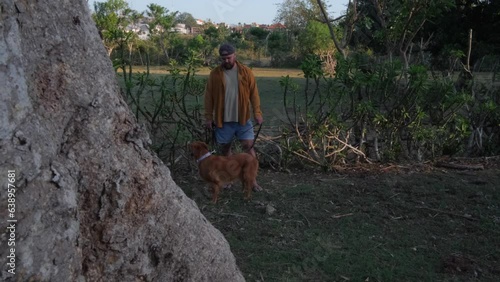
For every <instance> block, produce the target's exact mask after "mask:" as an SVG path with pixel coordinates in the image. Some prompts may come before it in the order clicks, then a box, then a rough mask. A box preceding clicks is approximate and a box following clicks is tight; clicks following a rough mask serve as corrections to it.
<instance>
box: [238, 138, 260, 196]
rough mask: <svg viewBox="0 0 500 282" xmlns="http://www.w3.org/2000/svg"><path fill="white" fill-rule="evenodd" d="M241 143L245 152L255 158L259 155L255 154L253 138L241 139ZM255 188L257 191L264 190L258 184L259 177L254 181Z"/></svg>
mask: <svg viewBox="0 0 500 282" xmlns="http://www.w3.org/2000/svg"><path fill="white" fill-rule="evenodd" d="M240 143H241V147H242V149H243V152H246V153H249V154H250V155H252V156H253V157H254V158H257V155H256V154H255V150H254V148H253V139H251V140H240ZM253 189H254V190H255V191H262V187H260V185H259V184H257V179H256V180H255V182H254V183H253Z"/></svg>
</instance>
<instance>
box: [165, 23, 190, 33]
mask: <svg viewBox="0 0 500 282" xmlns="http://www.w3.org/2000/svg"><path fill="white" fill-rule="evenodd" d="M170 30H171V31H173V32H177V33H180V34H189V33H191V29H189V28H186V25H185V24H183V23H178V24H176V25H175V26H174V27H173V28H171V29H170Z"/></svg>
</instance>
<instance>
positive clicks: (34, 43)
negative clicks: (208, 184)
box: [0, 0, 244, 281]
mask: <svg viewBox="0 0 500 282" xmlns="http://www.w3.org/2000/svg"><path fill="white" fill-rule="evenodd" d="M0 5H1V7H0V13H1V14H0V126H1V129H0V166H1V167H0V181H1V182H0V185H1V190H0V228H1V230H3V231H4V232H2V235H1V244H0V246H1V247H0V257H1V258H0V263H1V265H2V274H1V276H0V278H1V279H2V280H6V281H11V280H12V281H26V280H29V281H242V280H244V279H243V277H242V275H241V273H240V271H239V269H238V267H237V266H236V263H235V259H234V256H233V255H232V253H231V251H230V249H229V245H228V243H227V241H226V240H225V239H224V237H223V236H222V234H221V233H220V232H219V231H218V230H216V229H215V228H214V227H213V226H212V225H211V224H210V223H208V222H207V220H206V219H205V217H204V216H203V215H202V214H201V213H200V211H199V209H198V208H197V206H196V205H195V204H194V202H193V201H191V200H190V199H189V198H187V197H186V196H185V195H184V193H183V192H182V191H181V189H179V187H178V186H177V185H176V184H175V183H174V182H173V181H172V178H171V176H170V172H169V170H168V168H167V167H166V166H165V165H164V164H163V163H162V162H161V161H160V160H159V159H158V158H157V157H156V156H154V154H152V153H151V152H150V151H149V150H148V149H147V144H148V142H149V139H148V135H147V133H145V132H144V131H143V130H142V129H141V128H140V127H139V126H138V125H137V123H136V121H135V120H134V118H133V116H132V115H131V113H130V111H129V109H128V107H127V105H126V104H125V103H124V101H123V99H122V98H121V95H120V89H119V87H118V86H117V83H116V79H115V74H114V71H113V68H112V66H111V63H110V60H109V59H108V58H107V55H106V51H105V49H104V47H103V45H102V43H101V42H100V38H99V35H98V32H97V30H96V28H95V25H94V23H93V22H92V20H91V18H90V13H89V10H88V7H87V5H88V4H87V1H56V0H52V1H50V0H39V1H14V0H2V1H1V2H0ZM8 170H15V185H16V186H17V191H16V193H15V211H13V210H11V212H12V215H13V216H14V218H10V219H11V220H12V221H11V222H8V219H9V215H10V213H9V212H8V210H7V203H8V199H14V197H13V195H12V194H11V195H8V193H7V188H8V187H7V185H8V183H9V178H8ZM10 176H12V175H10ZM10 180H12V179H10ZM11 202H12V200H11ZM11 207H13V206H11ZM9 226H10V227H11V228H7V227H9ZM13 226H14V227H15V232H11V231H13V228H12V227H13ZM5 231H7V232H5ZM14 235H15V237H14V238H13V239H12V236H14ZM9 239H10V241H8V240H9ZM9 242H10V243H11V244H12V242H14V243H15V246H8V243H9ZM11 248H14V250H11ZM12 251H14V252H12ZM13 254H14V255H15V275H11V274H10V273H8V272H7V271H8V270H9V269H11V267H12V266H13V265H12V264H10V265H8V264H7V263H8V262H9V261H11V260H12V259H11V258H8V256H12V255H13Z"/></svg>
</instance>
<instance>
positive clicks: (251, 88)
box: [205, 61, 262, 127]
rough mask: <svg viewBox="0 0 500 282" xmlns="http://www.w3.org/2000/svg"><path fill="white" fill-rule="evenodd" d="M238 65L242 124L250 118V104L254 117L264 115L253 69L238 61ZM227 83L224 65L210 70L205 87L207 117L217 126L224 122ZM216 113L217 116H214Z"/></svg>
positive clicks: (239, 119)
mask: <svg viewBox="0 0 500 282" xmlns="http://www.w3.org/2000/svg"><path fill="white" fill-rule="evenodd" d="M236 65H237V67H238V91H239V96H238V121H239V123H240V124H241V125H243V124H245V123H246V122H247V121H248V120H249V119H250V104H252V109H253V115H254V117H262V112H261V111H260V97H259V90H258V89H257V84H256V83H255V77H254V75H253V73H252V70H251V69H250V68H248V67H247V66H244V65H243V64H241V63H239V62H238V61H236ZM225 94H226V83H225V79H224V71H223V69H222V66H218V67H216V68H215V69H213V70H212V71H211V72H210V76H209V77H208V81H207V85H206V87H205V119H206V120H213V121H214V122H215V124H216V125H217V127H222V123H223V122H224V116H223V115H224V98H225ZM214 114H215V116H214Z"/></svg>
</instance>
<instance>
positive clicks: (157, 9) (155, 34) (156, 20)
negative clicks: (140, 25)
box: [146, 4, 177, 61]
mask: <svg viewBox="0 0 500 282" xmlns="http://www.w3.org/2000/svg"><path fill="white" fill-rule="evenodd" d="M146 14H147V15H148V17H150V18H151V19H152V20H151V22H150V23H149V33H150V36H151V40H153V41H154V42H156V43H157V44H158V45H159V46H160V48H161V49H162V50H163V54H164V55H165V57H166V59H167V61H169V60H170V55H169V51H168V48H169V47H170V42H169V41H170V40H171V39H172V37H175V35H173V32H171V28H172V27H173V26H174V19H175V16H176V15H177V12H173V13H169V10H168V9H167V8H165V7H162V6H160V5H157V4H149V5H148V11H146Z"/></svg>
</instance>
